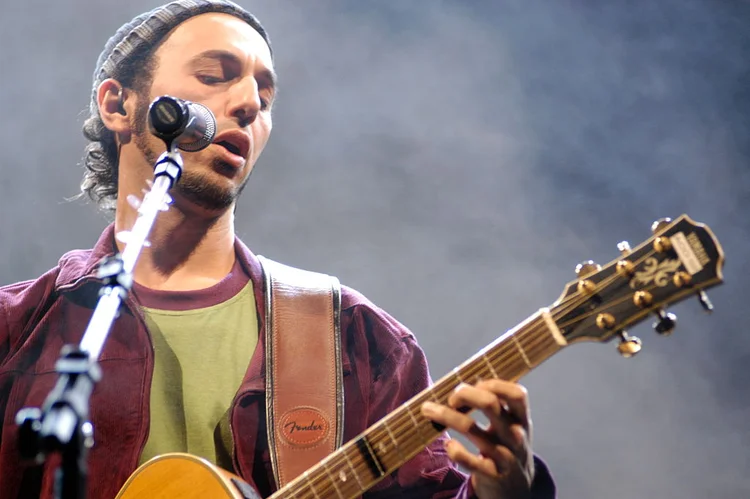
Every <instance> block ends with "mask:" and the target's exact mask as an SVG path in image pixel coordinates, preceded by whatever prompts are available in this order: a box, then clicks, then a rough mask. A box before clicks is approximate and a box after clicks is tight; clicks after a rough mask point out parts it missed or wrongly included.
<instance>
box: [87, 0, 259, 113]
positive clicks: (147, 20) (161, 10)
mask: <svg viewBox="0 0 750 499" xmlns="http://www.w3.org/2000/svg"><path fill="white" fill-rule="evenodd" d="M208 12H222V13H224V14H231V15H233V16H235V17H238V18H240V19H242V20H243V21H245V22H247V23H248V24H249V25H250V26H252V27H253V28H255V30H256V31H257V32H258V33H259V34H260V36H262V37H263V39H264V40H265V41H266V43H267V44H268V48H269V50H271V42H270V40H269V39H268V34H267V33H266V30H265V29H263V26H262V25H261V24H260V21H258V19H257V18H256V17H255V16H253V15H252V14H251V13H250V12H248V11H246V10H245V9H243V8H242V7H240V6H239V5H237V4H236V3H234V2H231V1H229V0H176V1H174V2H171V3H168V4H166V5H162V6H161V7H157V8H155V9H154V10H152V11H151V12H146V13H145V14H141V15H139V16H138V17H136V18H135V19H133V20H132V21H130V22H129V23H127V24H125V25H123V26H122V27H121V28H120V29H118V30H117V32H116V33H115V34H114V35H113V36H112V38H110V39H109V40H108V41H107V44H106V45H105V46H104V50H103V51H102V53H101V54H100V55H99V59H98V60H97V62H96V69H95V70H94V84H93V89H92V95H91V114H92V115H93V116H96V115H97V114H98V113H99V107H98V105H97V103H96V91H97V89H98V88H99V85H100V84H101V82H102V81H104V80H106V79H107V78H118V77H119V76H120V74H119V72H120V71H121V70H122V68H123V66H125V65H127V64H128V63H130V62H131V59H132V58H133V57H143V56H144V55H145V54H146V53H147V52H148V51H150V50H151V48H152V47H154V46H155V45H156V44H157V43H159V41H160V40H161V39H162V38H164V36H165V35H167V34H168V33H169V32H170V31H171V30H172V29H174V28H175V27H176V26H177V25H178V24H180V23H182V22H184V21H186V20H188V19H190V18H191V17H194V16H197V15H200V14H206V13H208ZM271 55H272V56H273V51H271Z"/></svg>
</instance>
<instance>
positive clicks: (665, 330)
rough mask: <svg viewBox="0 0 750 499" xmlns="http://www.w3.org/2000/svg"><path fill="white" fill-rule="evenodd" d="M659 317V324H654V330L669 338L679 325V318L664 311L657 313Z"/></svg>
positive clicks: (660, 310)
mask: <svg viewBox="0 0 750 499" xmlns="http://www.w3.org/2000/svg"><path fill="white" fill-rule="evenodd" d="M656 315H658V316H659V322H654V330H655V331H656V332H657V333H659V334H661V335H662V336H669V335H670V334H672V331H674V328H675V326H676V325H677V316H676V315H675V314H671V313H667V312H665V311H664V310H663V309H661V308H660V309H659V310H657V311H656Z"/></svg>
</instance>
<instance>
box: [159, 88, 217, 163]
mask: <svg viewBox="0 0 750 499" xmlns="http://www.w3.org/2000/svg"><path fill="white" fill-rule="evenodd" d="M148 126H149V129H150V130H151V133H153V134H154V135H156V136H157V137H159V138H160V139H162V140H163V141H165V142H167V143H174V144H177V147H179V148H180V149H182V150H183V151H188V152H194V151H200V150H201V149H205V148H206V147H208V145H209V144H210V143H211V142H212V141H213V140H214V137H215V136H216V118H214V114H213V113H212V112H211V110H210V109H208V108H207V107H206V106H204V105H202V104H198V103H196V102H190V101H186V100H183V99H178V98H177V97H172V96H170V95H163V96H161V97H157V98H156V99H154V101H153V102H152V103H151V105H150V106H149V110H148Z"/></svg>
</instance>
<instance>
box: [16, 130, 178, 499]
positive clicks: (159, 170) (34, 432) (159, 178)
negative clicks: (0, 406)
mask: <svg viewBox="0 0 750 499" xmlns="http://www.w3.org/2000/svg"><path fill="white" fill-rule="evenodd" d="M164 142H165V143H166V145H167V151H166V152H165V153H164V154H162V155H161V156H160V157H159V159H158V160H157V162H156V164H155V165H154V181H153V184H152V185H151V187H150V190H149V191H148V192H147V193H146V196H145V197H144V199H143V202H142V203H141V204H140V206H138V218H137V220H136V222H135V225H134V226H133V229H132V230H131V231H130V233H129V237H128V239H127V241H126V244H125V248H124V249H123V251H122V253H121V254H117V255H114V256H111V257H106V258H104V259H102V261H101V262H100V263H99V268H98V273H97V277H99V278H100V279H102V281H103V287H102V288H101V290H100V291H99V300H98V302H97V305H96V308H95V309H94V314H93V316H92V317H91V319H90V321H89V324H88V327H87V328H86V331H85V333H84V335H83V339H82V340H81V343H80V345H79V346H75V345H65V346H64V347H63V348H62V350H61V352H60V357H59V359H58V361H57V363H56V364H55V370H56V372H57V373H58V380H57V383H56V385H55V386H54V388H53V389H52V390H51V391H50V393H49V394H48V396H47V398H46V399H45V401H44V404H43V405H42V408H41V409H38V408H24V409H21V410H20V411H19V412H18V413H17V415H16V423H17V424H18V425H19V426H20V428H19V449H20V452H21V456H22V457H23V458H26V459H31V460H33V461H35V462H36V463H37V464H42V463H43V462H44V459H45V458H46V457H47V456H48V455H50V454H53V453H60V455H61V458H62V462H61V466H60V467H59V468H58V469H57V470H55V497H56V498H58V499H85V497H86V482H87V478H88V470H87V464H86V463H87V461H86V458H87V454H88V450H89V449H90V448H91V447H92V446H93V444H94V438H93V426H92V425H91V423H90V422H89V421H88V418H89V402H90V401H89V398H90V396H91V392H92V391H93V390H94V384H95V383H96V382H98V381H99V380H100V379H101V369H100V367H99V364H98V363H97V360H98V358H99V354H100V353H101V351H102V348H103V346H104V342H105V341H106V339H107V335H108V334H109V331H110V328H111V326H112V323H113V322H114V320H115V318H116V317H117V316H118V315H119V311H120V306H121V305H122V302H123V301H124V300H125V299H126V298H127V295H128V292H129V291H130V288H131V286H132V284H133V269H134V268H135V263H136V261H137V259H138V256H139V255H140V253H141V250H142V249H143V247H144V246H145V245H146V238H147V237H148V234H149V233H150V232H151V228H152V227H153V224H154V221H155V219H156V216H157V214H158V212H160V211H166V210H168V209H169V203H170V202H171V198H170V196H169V194H167V192H168V191H169V190H170V189H171V188H172V187H173V186H174V184H175V183H177V181H178V180H179V178H180V176H181V175H182V167H183V163H182V157H181V156H180V153H179V152H178V150H177V143H176V142H175V141H174V140H173V139H171V138H170V139H166V138H164Z"/></svg>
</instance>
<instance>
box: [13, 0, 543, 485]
mask: <svg viewBox="0 0 750 499" xmlns="http://www.w3.org/2000/svg"><path fill="white" fill-rule="evenodd" d="M275 87H276V74H275V71H274V65H273V58H272V51H271V46H270V42H269V39H268V36H267V34H266V32H265V30H264V29H263V27H262V26H261V25H260V23H259V22H258V21H257V19H256V18H255V17H253V16H252V15H251V14H250V13H248V12H247V11H245V10H243V9H242V8H241V7H239V6H237V5H236V4H233V3H231V2H227V1H224V0H178V1H176V2H173V3H171V4H168V5H166V6H162V7H159V8H157V9H155V10H154V11H151V12H149V13H146V14H143V15H141V16H139V17H137V18H136V19H134V20H133V21H131V22H130V23H128V24H126V25H124V26H123V27H122V28H120V30H118V32H117V33H116V34H115V35H114V36H113V37H112V38H111V39H110V40H109V42H108V43H107V45H106V46H105V49H104V51H103V52H102V54H101V56H100V58H99V61H98V63H97V67H96V70H95V73H94V87H93V95H92V102H91V117H90V118H89V119H88V120H87V121H86V123H85V125H84V134H85V135H86V137H87V138H88V139H89V140H90V141H91V144H89V146H88V147H87V150H86V160H85V164H86V167H87V171H86V174H85V177H84V181H83V183H82V190H83V192H85V193H88V194H89V195H90V196H91V197H92V198H93V199H95V200H97V201H98V202H99V203H100V205H102V206H103V207H111V208H114V223H113V224H112V225H110V226H109V227H108V228H107V229H106V230H105V231H104V232H103V234H102V235H101V237H100V239H99V241H98V242H97V244H96V245H95V247H94V248H93V249H92V250H87V251H73V252H70V253H68V254H66V255H65V256H63V258H62V259H61V260H60V263H59V265H58V266H57V267H55V268H54V269H52V270H50V271H49V272H48V273H46V274H45V275H43V276H42V277H40V278H39V279H37V280H36V281H33V282H24V283H18V284H13V285H10V286H6V287H4V288H0V403H1V404H2V408H3V410H4V415H5V417H4V420H3V428H2V439H1V440H0V491H2V496H3V497H37V496H39V495H40V494H41V495H42V496H44V497H50V495H51V490H52V474H51V473H50V466H51V465H52V463H47V465H46V467H45V469H44V471H41V470H39V469H37V468H33V467H30V466H27V465H24V464H21V463H20V462H19V454H18V442H17V435H16V433H17V426H16V425H15V424H13V420H14V417H15V414H16V412H17V411H18V410H19V409H20V408H21V407H26V406H39V405H40V404H41V403H42V401H43V400H44V397H45V396H46V395H47V394H48V393H49V390H50V388H51V386H52V385H53V383H54V382H55V380H56V374H55V372H54V363H55V361H56V359H57V357H58V355H59V351H60V347H61V346H62V345H64V344H78V343H79V342H80V338H81V336H82V332H83V330H84V329H85V326H86V325H87V323H88V321H89V319H90V317H91V311H92V308H93V307H94V306H95V304H96V299H97V291H98V289H99V286H100V283H99V282H98V281H97V279H96V278H95V277H94V276H95V272H96V267H97V263H98V262H99V261H100V260H101V258H102V257H104V256H107V255H111V254H114V253H116V252H117V251H118V250H122V248H123V243H122V242H121V241H120V239H119V238H118V237H117V234H119V233H121V232H123V231H127V230H129V229H130V228H132V226H133V224H134V222H135V220H136V217H137V211H136V209H135V208H133V206H131V204H132V203H131V202H130V201H129V200H130V199H132V197H133V196H140V195H141V192H142V189H144V187H145V186H146V185H147V181H148V180H150V179H152V178H153V165H154V162H155V161H156V159H157V157H158V156H159V154H160V153H161V152H162V151H163V149H164V145H163V143H162V142H161V141H160V140H159V139H157V138H155V137H154V136H152V135H151V134H150V133H149V131H148V126H147V109H148V105H149V104H150V102H152V100H153V99H154V98H155V97H157V96H161V95H173V96H176V97H180V98H182V99H186V100H189V101H193V102H198V103H201V104H203V105H205V106H206V107H208V108H209V109H210V110H211V111H212V112H213V114H214V115H215V117H216V123H217V135H216V139H215V141H214V143H213V144H211V145H210V146H209V147H207V148H206V149H204V150H202V151H199V152H185V153H183V154H182V156H183V159H184V162H185V164H184V172H183V176H182V178H181V179H180V181H179V182H178V183H177V184H176V186H175V187H174V188H173V189H172V191H171V195H172V197H173V199H174V203H173V205H172V206H171V208H170V209H169V210H168V211H166V212H163V213H160V215H159V216H158V218H157V220H156V222H155V225H154V227H153V229H152V232H151V234H150V237H149V240H150V242H151V245H150V247H148V248H144V250H143V252H142V253H141V255H140V258H139V260H138V264H137V266H136V268H135V271H134V280H135V284H134V286H133V288H132V290H131V293H130V294H129V296H128V298H127V300H126V302H125V304H124V310H123V313H122V314H121V315H120V316H119V317H118V318H117V320H116V321H115V323H114V325H113V328H112V330H111V332H110V334H109V337H108V340H107V343H106V344H105V346H104V349H103V351H102V353H101V355H100V357H99V363H100V365H101V367H102V371H103V380H102V381H101V382H100V383H98V384H97V385H96V389H95V392H94V394H93V395H92V398H91V420H92V422H93V425H94V428H95V441H96V445H95V446H94V448H93V449H92V450H91V452H90V455H89V469H90V481H89V497H95V498H100V497H101V498H105V497H113V496H114V495H115V493H116V492H117V491H118V490H119V489H120V487H121V486H122V484H123V483H124V481H125V480H126V479H127V478H128V476H129V475H130V474H131V473H132V472H133V471H134V470H135V468H136V467H137V466H138V465H139V464H141V463H143V462H145V461H146V460H148V459H149V458H151V457H153V456H156V455H158V454H162V453H166V452H173V451H181V452H189V453H192V454H196V455H200V456H201V457H204V458H206V459H209V460H210V461H213V462H214V463H217V464H218V465H220V466H222V467H224V468H226V469H228V470H230V471H232V472H234V473H236V474H238V475H240V476H241V477H242V478H243V479H245V480H246V481H247V482H249V483H250V484H252V485H253V486H254V487H255V488H256V489H257V490H258V491H259V492H260V493H261V494H262V495H263V496H267V495H269V494H270V493H272V492H273V491H274V490H275V489H276V484H275V482H274V479H273V475H272V471H271V468H270V464H269V457H268V455H269V451H268V442H267V441H266V439H265V427H264V426H265V414H264V410H265V408H264V405H263V403H262V399H263V397H262V395H263V387H264V385H263V376H264V373H263V372H262V362H263V360H262V359H263V351H264V350H263V349H264V345H263V341H262V338H263V335H262V334H260V332H261V331H262V330H263V328H264V327H265V324H264V323H263V313H262V311H263V307H264V303H263V301H264V295H263V291H262V283H263V280H262V271H261V266H260V264H259V262H258V259H257V258H256V257H255V256H254V255H253V254H252V253H251V252H250V251H249V250H248V249H247V248H246V247H245V246H244V244H243V243H242V242H241V241H239V240H238V239H237V238H236V236H235V233H234V225H233V221H234V207H235V203H236V200H237V198H238V196H239V195H240V193H241V191H242V189H243V187H244V186H245V184H246V182H247V180H248V178H249V177H250V173H251V171H252V169H253V166H254V165H255V162H256V161H257V159H258V157H259V156H260V154H261V152H262V151H263V148H264V146H265V145H266V142H267V140H268V138H269V134H270V132H271V128H272V114H271V110H272V108H273V102H274V95H275ZM341 340H342V345H343V348H342V352H343V353H342V355H343V356H344V359H343V364H344V381H343V383H344V391H345V400H346V407H345V410H344V441H347V440H349V439H351V438H353V437H354V436H356V435H358V434H359V433H360V432H362V431H363V430H365V429H366V428H367V427H369V426H370V425H372V424H374V423H375V422H376V421H378V420H379V419H381V418H382V417H384V416H385V415H387V414H388V413H390V412H391V411H393V410H394V409H396V408H397V407H398V406H399V405H401V404H402V403H403V402H404V401H406V400H407V399H409V398H410V397H411V396H412V395H414V394H416V393H417V392H419V391H420V390H422V389H423V388H425V387H426V386H428V384H429V383H430V379H429V375H428V369H427V363H426V360H425V358H424V355H423V352H422V350H421V349H420V347H419V346H418V344H417V342H416V340H415V338H414V336H413V335H412V334H411V333H410V332H409V331H408V330H407V329H406V328H405V327H404V326H402V325H401V324H399V323H398V322H397V321H395V320H394V319H393V318H392V317H390V316H389V315H388V314H387V313H386V312H384V311H383V310H381V309H379V308H378V307H376V306H375V305H374V304H372V303H371V302H370V301H368V300H367V299H366V298H365V297H363V296H362V295H361V294H359V293H357V292H356V291H354V290H352V289H349V288H347V287H343V289H342V311H341ZM458 407H469V408H471V409H476V410H479V411H482V412H483V413H484V414H485V415H486V416H487V418H488V420H489V422H490V425H489V426H488V427H487V428H483V427H481V426H480V425H479V424H477V423H476V422H475V420H474V419H473V418H472V417H471V415H470V414H464V413H462V412H459V411H456V410H455V408H458ZM422 414H423V415H424V416H425V417H427V418H428V419H431V420H433V421H434V422H437V423H439V424H442V425H444V426H445V427H447V428H448V429H449V430H452V431H455V432H457V433H460V434H463V435H465V436H466V437H467V438H468V439H469V440H470V441H471V442H473V443H474V444H475V445H476V446H477V448H478V449H479V451H480V454H474V453H472V452H470V451H469V450H467V449H466V448H465V447H464V446H463V445H462V444H461V443H460V442H458V441H456V440H449V439H448V438H447V437H446V436H442V437H441V438H439V439H438V440H436V441H435V442H434V443H433V444H431V445H430V446H429V447H427V448H426V449H425V450H424V451H422V452H421V453H420V454H419V455H417V456H416V457H415V458H413V459H412V460H410V461H409V462H407V463H406V464H404V465H403V466H402V467H401V468H400V469H399V470H398V471H397V472H396V473H394V474H393V475H392V476H389V477H386V478H385V479H383V480H382V481H381V482H380V483H379V484H378V485H377V486H376V487H374V488H373V490H371V491H369V492H367V493H366V497H393V496H399V495H404V496H408V497H452V496H457V497H475V496H476V497H480V498H526V497H534V498H550V497H554V495H555V490H554V485H553V483H552V479H551V477H550V475H549V473H548V471H547V469H546V467H545V465H544V464H543V463H542V462H541V461H540V460H538V459H537V458H535V457H534V455H533V452H532V449H531V420H530V417H529V408H528V400H527V396H526V392H525V390H524V389H523V388H522V387H521V386H520V385H517V384H514V383H508V382H503V381H499V380H488V381H481V382H479V383H477V384H475V385H473V386H469V385H463V386H460V387H458V388H457V389H456V390H455V392H454V393H453V394H452V395H451V397H450V398H449V401H448V405H437V404H432V403H425V405H424V406H423V407H422ZM456 464H458V465H461V466H463V467H465V468H466V469H467V470H469V471H470V476H469V477H467V476H466V475H464V474H463V473H461V472H459V471H458V468H457V467H456Z"/></svg>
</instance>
